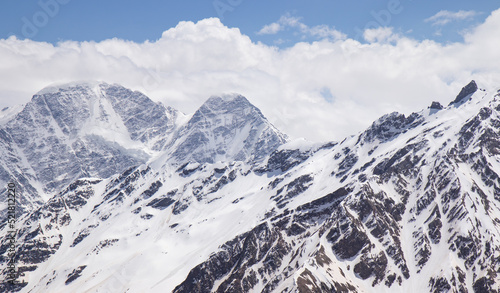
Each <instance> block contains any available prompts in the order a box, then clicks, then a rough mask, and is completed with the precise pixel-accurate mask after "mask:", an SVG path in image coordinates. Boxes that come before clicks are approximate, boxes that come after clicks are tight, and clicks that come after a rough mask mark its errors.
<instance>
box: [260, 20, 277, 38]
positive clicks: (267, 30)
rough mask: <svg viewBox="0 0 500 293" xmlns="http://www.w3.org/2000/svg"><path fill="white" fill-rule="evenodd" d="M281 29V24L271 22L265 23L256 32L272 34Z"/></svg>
mask: <svg viewBox="0 0 500 293" xmlns="http://www.w3.org/2000/svg"><path fill="white" fill-rule="evenodd" d="M281 30H283V27H282V26H281V24H279V23H277V22H273V23H271V24H268V25H265V26H264V27H263V28H262V29H261V30H260V31H259V32H258V33H257V34H259V35H274V34H277V33H278V32H279V31H281Z"/></svg>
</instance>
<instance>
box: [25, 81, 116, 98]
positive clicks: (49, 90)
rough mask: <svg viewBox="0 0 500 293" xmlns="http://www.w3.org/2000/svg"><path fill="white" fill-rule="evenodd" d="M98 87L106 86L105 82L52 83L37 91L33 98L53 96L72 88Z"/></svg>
mask: <svg viewBox="0 0 500 293" xmlns="http://www.w3.org/2000/svg"><path fill="white" fill-rule="evenodd" d="M100 85H108V84H107V83H105V82H102V81H97V80H80V81H73V82H64V83H53V84H51V85H49V86H47V87H45V88H43V89H41V90H40V91H38V92H37V93H36V94H35V96H37V95H38V96H39V95H46V94H54V93H57V92H60V91H67V90H71V89H74V88H87V89H94V88H97V87H98V86H100Z"/></svg>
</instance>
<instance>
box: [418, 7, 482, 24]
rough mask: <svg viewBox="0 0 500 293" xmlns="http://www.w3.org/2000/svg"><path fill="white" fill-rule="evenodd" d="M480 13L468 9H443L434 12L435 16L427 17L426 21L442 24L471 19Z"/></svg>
mask: <svg viewBox="0 0 500 293" xmlns="http://www.w3.org/2000/svg"><path fill="white" fill-rule="evenodd" d="M478 14H479V13H478V12H476V11H474V10H468V11H465V10H460V11H457V12H453V11H448V10H441V11H439V12H438V13H436V14H434V15H433V16H431V17H429V18H427V19H425V20H424V21H425V22H431V23H432V25H439V26H442V25H445V24H448V23H450V22H452V21H459V20H469V19H472V18H474V17H475V16H476V15H478Z"/></svg>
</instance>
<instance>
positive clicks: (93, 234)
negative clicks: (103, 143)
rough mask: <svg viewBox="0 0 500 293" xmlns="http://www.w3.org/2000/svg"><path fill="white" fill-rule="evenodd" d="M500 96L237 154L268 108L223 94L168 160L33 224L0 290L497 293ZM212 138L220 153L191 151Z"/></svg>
mask: <svg viewBox="0 0 500 293" xmlns="http://www.w3.org/2000/svg"><path fill="white" fill-rule="evenodd" d="M474 84H475V83H474ZM471 88H474V87H473V86H469V87H466V88H465V89H466V90H465V91H469V90H470V89H471ZM459 97H461V98H459ZM499 99H500V94H499V93H497V92H487V91H483V90H479V89H477V88H476V89H475V90H474V91H473V92H472V93H470V91H469V93H468V94H466V95H460V94H459V95H458V96H457V98H455V100H454V102H452V103H451V104H450V105H449V106H447V107H443V109H438V107H433V108H432V109H425V110H422V111H420V112H417V113H413V114H412V115H409V116H405V115H402V114H399V113H392V114H389V115H385V116H383V117H381V118H380V119H379V120H377V121H375V122H374V123H373V124H372V125H371V126H370V127H369V128H368V129H366V130H365V131H363V132H361V133H359V134H358V135H356V136H352V137H349V138H346V139H345V140H344V141H342V142H340V143H336V142H332V143H328V144H323V145H322V144H311V143H308V142H300V141H294V142H290V143H288V144H284V145H281V144H280V146H277V147H276V148H275V149H274V150H273V151H272V152H270V153H268V154H266V155H264V156H262V157H263V159H257V160H255V158H259V155H255V154H258V152H257V153H256V152H255V150H254V151H253V152H250V153H252V154H254V155H252V156H246V157H245V159H246V160H244V159H242V160H236V159H237V158H239V157H234V156H233V155H234V154H238V152H235V151H233V150H237V149H238V147H241V145H242V144H241V141H242V139H241V137H245V138H248V137H252V136H247V135H246V134H247V133H249V132H246V127H247V126H246V125H252V128H254V127H255V128H257V129H262V128H259V125H261V124H260V122H259V123H255V124H252V123H251V122H249V120H251V121H255V120H257V121H259V119H261V118H260V116H259V113H258V112H256V111H254V109H253V108H252V107H248V106H246V103H247V102H248V101H246V99H245V100H241V99H239V98H238V96H232V97H223V98H211V99H209V101H207V103H206V104H205V105H204V106H202V107H201V108H200V110H199V112H200V113H199V114H198V115H196V114H195V115H193V118H191V120H190V121H189V122H188V123H187V124H186V125H192V127H190V128H185V126H182V127H181V128H179V131H178V134H177V135H176V136H177V138H176V139H174V140H172V141H174V143H172V144H170V145H169V144H166V146H167V147H166V148H165V149H164V151H165V152H166V153H168V155H163V156H159V157H158V158H157V159H156V160H154V161H152V162H150V163H148V164H142V165H140V166H138V167H132V168H129V169H128V170H126V171H125V172H123V173H122V174H120V175H113V176H111V177H109V178H87V179H85V178H82V179H79V180H76V181H74V182H73V183H72V184H70V185H69V186H68V187H67V188H65V189H64V190H63V191H62V192H60V193H58V194H57V195H55V196H54V197H52V198H51V199H50V200H48V201H47V202H46V203H44V204H43V205H42V206H40V207H39V208H37V209H36V210H35V211H33V212H31V213H29V214H27V215H25V216H23V217H22V218H21V219H20V221H19V223H20V225H19V229H20V230H19V240H18V242H19V244H20V247H19V267H20V269H21V270H22V271H23V272H24V276H23V277H21V278H20V280H22V281H23V282H24V283H22V284H20V285H18V286H13V287H9V286H8V285H6V284H2V285H1V286H3V287H2V289H3V291H6V290H13V291H17V290H19V291H20V292H498V291H499V290H500V288H499V284H500V277H499V276H498V275H497V272H499V270H500V262H499V261H498V260H499V259H500V229H499V228H500V227H499V226H500V219H499V215H500V177H499V174H500V157H499V154H500V114H499V110H500V100H499ZM238 100H240V101H238ZM450 100H451V98H450ZM217 103H221V104H222V106H220V107H217V108H214V107H209V106H211V105H213V104H217ZM240 103H241V104H242V105H244V106H242V107H240V106H231V107H230V108H231V109H233V110H234V109H237V111H242V112H238V113H246V112H245V111H250V112H249V113H250V114H251V115H248V116H245V117H247V118H246V119H243V120H242V121H241V122H240V121H238V117H241V115H236V116H238V117H235V115H234V113H227V112H226V110H225V108H224V107H229V105H233V104H238V105H240ZM252 111H253V112H252ZM252 113H253V114H252ZM255 113H257V114H255ZM252 119H255V120H252ZM260 121H262V120H260ZM232 125H239V126H240V127H237V128H236V130H234V131H232V132H231V129H232V128H231V127H230V126H232ZM219 127H223V128H224V129H223V130H224V131H222V132H221V133H230V134H231V135H228V136H225V135H223V134H222V135H221V134H218V133H219V132H218V130H217V129H218V128H219ZM268 127H269V129H271V128H270V126H268ZM180 133H182V135H179V134H180ZM260 133H261V137H268V136H267V135H265V131H262V132H260ZM240 134H244V135H240ZM275 135H277V134H276V132H275ZM201 136H203V137H205V138H204V139H200V140H199V141H205V139H206V140H208V141H210V143H207V144H201V143H199V141H196V140H193V141H196V143H193V144H187V143H186V141H190V140H191V139H187V137H201ZM226 137H228V139H225V138H226ZM277 137H280V136H279V135H277ZM248 141H250V140H248ZM255 141H259V140H253V141H252V145H253V146H254V148H256V150H258V148H257V146H258V145H260V144H258V143H256V144H253V142H255ZM265 141H266V142H269V141H271V142H272V141H274V140H272V139H271V140H265ZM223 142H225V143H223ZM172 146H173V147H172ZM184 147H186V148H188V149H189V152H188V151H185V152H181V151H177V150H182V149H183V148H184ZM233 147H234V148H233ZM214 149H216V150H217V149H222V150H224V153H222V152H221V153H220V155H223V157H222V158H223V159H222V160H219V158H220V157H218V156H217V155H218V153H217V152H216V154H215V156H214V154H213V152H212V151H213V150H214ZM228 154H229V155H228ZM206 158H209V159H206ZM171 159H172V160H173V161H169V160H171ZM6 230H7V229H6V227H3V228H2V230H1V232H0V235H5V233H6ZM2 239H3V238H2ZM6 249H7V244H6V243H5V242H3V243H2V244H1V245H0V252H4V251H6ZM2 255H3V253H2ZM0 262H2V263H3V264H5V259H4V258H2V259H0Z"/></svg>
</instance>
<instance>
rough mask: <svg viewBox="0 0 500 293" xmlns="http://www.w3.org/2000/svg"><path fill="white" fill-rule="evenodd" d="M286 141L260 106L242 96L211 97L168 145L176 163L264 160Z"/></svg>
mask: <svg viewBox="0 0 500 293" xmlns="http://www.w3.org/2000/svg"><path fill="white" fill-rule="evenodd" d="M286 141H287V137H286V135H284V134H282V133H281V132H280V131H279V130H277V129H276V128H275V127H274V126H272V125H271V124H270V123H269V122H268V121H267V119H266V118H265V117H264V116H263V115H262V113H261V112H260V110H259V109H257V108H256V107H255V106H253V105H252V104H250V103H249V102H248V100H247V99H246V98H245V97H243V96H240V95H224V96H220V97H219V96H214V97H211V98H209V99H208V100H207V101H206V102H205V103H204V104H203V105H202V106H201V107H200V108H199V109H198V110H197V111H196V112H195V113H194V115H193V117H192V118H191V119H190V120H189V122H188V123H187V124H186V125H185V126H184V127H183V128H182V129H181V130H180V131H179V134H178V135H177V137H176V139H175V140H174V141H172V145H171V146H169V148H171V149H172V154H171V158H172V159H173V160H175V161H177V162H181V163H182V162H186V161H194V162H199V163H214V162H217V161H248V160H252V161H255V162H260V161H262V160H263V159H264V158H265V157H266V156H267V155H269V154H270V153H271V152H272V151H274V150H275V149H276V148H277V147H279V146H280V145H282V144H284V143H285V142H286Z"/></svg>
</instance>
